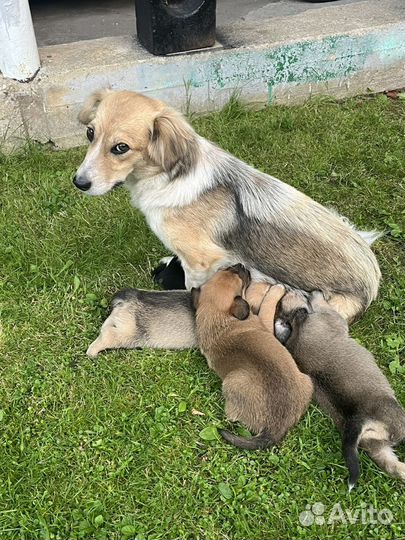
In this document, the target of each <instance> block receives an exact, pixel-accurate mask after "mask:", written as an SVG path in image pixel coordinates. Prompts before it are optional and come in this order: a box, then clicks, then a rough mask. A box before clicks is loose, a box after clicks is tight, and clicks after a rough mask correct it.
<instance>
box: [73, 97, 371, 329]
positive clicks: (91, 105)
mask: <svg viewBox="0 0 405 540" xmlns="http://www.w3.org/2000/svg"><path fill="white" fill-rule="evenodd" d="M79 120H80V121H81V122H82V123H83V124H85V125H86V126H87V137H88V139H89V141H90V147H89V149H88V152H87V155H86V157H85V159H84V161H83V163H82V164H81V165H80V167H79V169H78V171H77V173H76V176H75V177H74V180H73V181H74V184H75V186H76V187H77V188H78V189H80V190H81V191H84V192H86V193H87V194H89V195H103V194H105V193H107V192H109V191H110V190H111V189H112V188H113V187H115V186H117V185H120V184H124V185H125V186H126V187H127V188H128V190H129V192H130V194H131V200H132V204H133V205H134V206H136V207H137V208H139V209H140V210H141V211H142V212H143V213H144V214H145V217H146V219H147V221H148V224H149V226H150V227H151V229H152V230H153V232H154V233H155V234H156V235H157V236H158V237H159V238H160V240H161V241H162V242H163V243H164V244H165V246H166V247H167V248H168V249H169V250H170V251H171V252H172V253H175V254H176V255H177V256H178V257H179V259H180V261H181V265H182V267H183V269H184V272H185V284H186V288H187V289H191V287H198V286H199V285H201V284H202V283H204V282H205V281H207V279H209V277H211V276H212V275H213V274H214V273H215V272H216V271H217V270H218V269H219V268H223V267H226V266H230V265H232V264H235V263H243V264H244V265H245V266H246V267H248V268H249V269H250V270H251V272H252V276H253V278H254V280H255V281H260V280H263V281H268V282H270V283H275V282H279V283H284V284H286V285H289V286H290V287H292V288H295V289H299V290H303V291H312V290H315V289H320V290H322V291H323V292H324V293H325V295H326V297H327V299H328V301H329V302H330V303H331V304H332V305H333V306H334V307H335V309H337V310H338V311H339V312H340V313H341V314H342V315H343V316H344V317H345V318H346V319H347V320H351V319H354V318H355V317H356V316H359V315H360V314H361V313H362V312H363V311H364V310H365V309H366V308H367V307H368V306H369V304H370V303H371V302H372V300H373V299H374V298H375V297H376V295H377V291H378V285H379V280H380V270H379V267H378V263H377V261H376V259H375V256H374V255H373V253H372V251H371V249H370V248H369V244H371V243H372V241H373V240H375V239H376V238H377V237H378V235H377V234H374V233H366V232H360V231H356V230H355V229H354V228H353V227H352V226H351V225H350V223H348V222H347V221H346V220H344V219H342V218H341V217H340V216H338V215H336V214H335V213H334V212H333V211H330V210H328V209H326V208H324V207H323V206H321V205H320V204H318V203H317V202H315V201H313V200H312V199H310V198H309V197H307V196H305V195H304V194H302V193H300V192H299V191H297V190H296V189H294V188H293V187H292V186H290V185H288V184H285V183H283V182H281V181H280V180H277V179H276V178H274V177H272V176H269V175H267V174H264V173H262V172H260V171H257V170H255V169H253V168H252V167H250V166H248V165H247V164H246V163H243V162H242V161H240V160H239V159H237V158H236V157H234V156H232V155H230V154H228V153H227V152H224V151H223V150H221V149H220V148H218V147H217V146H215V145H214V144H213V143H211V142H210V141H207V140H206V139H204V138H203V137H200V136H199V135H198V134H197V133H196V132H195V131H194V129H193V128H192V127H191V126H190V124H189V123H188V122H187V121H186V119H185V118H184V117H183V116H181V115H180V114H179V113H178V112H176V111H175V110H173V109H172V108H170V107H168V106H167V105H166V104H164V103H163V102H161V101H158V100H155V99H151V98H149V97H146V96H142V95H141V94H137V93H134V92H126V91H121V92H113V91H111V90H101V91H98V92H95V93H94V94H93V95H92V96H90V98H89V99H88V100H87V102H86V103H85V104H84V107H83V109H82V111H81V113H80V114H79Z"/></svg>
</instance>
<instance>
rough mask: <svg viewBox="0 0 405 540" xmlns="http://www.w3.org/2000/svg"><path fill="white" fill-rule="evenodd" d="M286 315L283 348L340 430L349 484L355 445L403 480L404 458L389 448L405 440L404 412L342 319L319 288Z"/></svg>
mask: <svg viewBox="0 0 405 540" xmlns="http://www.w3.org/2000/svg"><path fill="white" fill-rule="evenodd" d="M289 305H292V304H290V302H289V301H288V302H286V303H285V304H284V306H282V309H283V310H284V311H285V310H286V309H287V308H288V306H289ZM290 316H291V317H290V322H291V327H292V332H291V335H290V337H289V339H288V340H287V342H286V347H287V349H288V350H289V351H290V352H291V354H292V355H293V357H294V359H295V361H296V362H297V364H298V367H299V368H300V369H301V370H302V371H303V372H304V373H307V374H308V375H310V376H311V377H312V380H313V382H314V385H315V399H316V400H317V401H318V403H319V405H320V406H321V407H322V408H323V409H324V410H325V411H326V412H328V413H329V414H330V415H331V416H332V418H333V419H334V421H335V422H336V424H337V427H338V428H339V430H340V432H341V433H342V448H343V454H344V457H345V460H346V464H347V466H348V469H349V488H350V489H351V488H352V487H353V486H354V484H355V483H356V480H357V479H358V476H359V474H360V465H359V459H358V453H357V448H358V446H360V447H361V448H364V450H366V452H367V453H368V454H369V456H370V457H371V459H373V460H374V461H375V462H376V463H377V465H379V466H380V467H381V468H382V469H383V470H384V471H386V472H387V473H389V474H391V475H392V476H396V477H398V478H400V479H401V480H402V481H405V463H401V462H400V461H399V460H398V458H397V456H396V455H395V453H394V451H393V449H392V447H393V446H395V445H396V444H398V443H400V442H401V441H402V442H403V441H404V440H405V413H404V411H403V409H402V408H401V406H400V405H399V403H398V402H397V400H396V399H395V395H394V392H393V390H392V388H391V386H390V384H389V382H388V381H387V379H386V378H385V376H384V375H383V373H382V372H381V370H380V369H379V368H378V366H377V364H376V362H375V360H374V357H373V355H372V354H371V353H370V352H369V351H367V350H366V349H365V348H364V347H362V346H361V345H359V344H358V343H357V342H356V341H355V340H354V339H352V338H350V337H349V334H348V326H347V322H346V321H345V320H344V319H343V318H342V317H341V316H340V315H339V314H338V313H337V312H336V311H335V310H334V309H332V308H331V307H330V306H329V305H328V303H327V302H326V301H325V299H324V297H323V295H322V293H321V292H318V291H316V292H313V293H312V294H311V295H310V297H309V305H304V306H302V305H301V307H298V308H297V304H296V305H295V306H294V307H293V310H292V311H291V312H290Z"/></svg>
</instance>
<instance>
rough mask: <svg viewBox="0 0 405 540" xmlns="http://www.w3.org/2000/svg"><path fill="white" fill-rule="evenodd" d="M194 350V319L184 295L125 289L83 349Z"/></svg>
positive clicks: (93, 354)
mask: <svg viewBox="0 0 405 540" xmlns="http://www.w3.org/2000/svg"><path fill="white" fill-rule="evenodd" d="M196 346H197V338H196V330H195V315H194V309H193V307H192V304H191V294H190V292H188V291H167V292H164V291H142V290H140V289H125V290H123V291H120V292H118V293H117V294H116V295H115V296H114V298H113V299H112V302H111V314H110V316H109V317H108V318H107V319H106V321H105V322H104V324H103V326H102V327H101V331H100V335H99V336H98V338H97V339H96V340H95V341H93V343H92V344H91V345H90V347H89V348H88V349H87V354H88V356H90V357H91V358H94V357H96V356H97V355H98V353H99V352H101V351H103V350H105V349H119V348H124V349H136V348H143V347H149V348H151V349H187V348H190V347H196Z"/></svg>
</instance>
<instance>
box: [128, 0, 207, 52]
mask: <svg viewBox="0 0 405 540" xmlns="http://www.w3.org/2000/svg"><path fill="white" fill-rule="evenodd" d="M215 9H216V0H135V10H136V30H137V33H138V39H139V41H140V42H141V44H142V45H143V46H144V47H145V49H147V50H148V51H149V52H151V53H152V54H156V55H165V54H171V53H176V52H182V51H191V50H193V49H201V48H204V47H211V46H212V45H214V43H215Z"/></svg>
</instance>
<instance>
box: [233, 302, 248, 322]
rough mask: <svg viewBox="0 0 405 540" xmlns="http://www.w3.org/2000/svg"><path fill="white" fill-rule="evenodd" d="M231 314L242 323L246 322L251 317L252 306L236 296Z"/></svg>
mask: <svg viewBox="0 0 405 540" xmlns="http://www.w3.org/2000/svg"><path fill="white" fill-rule="evenodd" d="M229 313H230V314H231V315H233V316H234V317H236V318H237V319H239V320H240V321H244V320H245V319H247V318H248V317H249V314H250V306H249V304H248V303H247V302H246V300H244V299H243V298H242V297H241V296H235V298H234V299H233V302H232V305H231V309H230V310H229Z"/></svg>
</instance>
